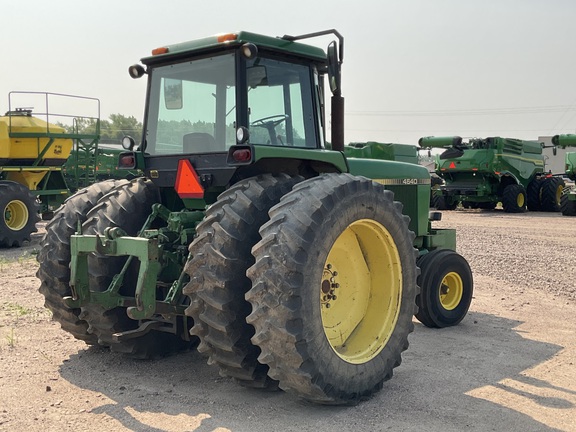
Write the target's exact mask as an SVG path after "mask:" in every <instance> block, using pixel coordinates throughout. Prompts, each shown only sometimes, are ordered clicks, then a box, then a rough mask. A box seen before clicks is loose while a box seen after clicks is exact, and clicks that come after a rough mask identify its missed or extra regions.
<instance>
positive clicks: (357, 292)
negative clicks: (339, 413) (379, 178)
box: [246, 174, 418, 404]
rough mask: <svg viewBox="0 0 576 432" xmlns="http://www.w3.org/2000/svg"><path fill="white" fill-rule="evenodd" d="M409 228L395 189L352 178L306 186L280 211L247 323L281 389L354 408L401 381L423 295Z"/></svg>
mask: <svg viewBox="0 0 576 432" xmlns="http://www.w3.org/2000/svg"><path fill="white" fill-rule="evenodd" d="M408 222H409V219H408V217H407V216H403V215H402V205H401V204H400V203H398V202H394V201H393V193H392V192H391V191H388V190H385V189H384V187H383V186H381V185H379V184H377V183H375V182H372V181H371V180H370V179H367V178H364V177H354V176H352V175H349V174H327V175H322V176H320V177H315V178H313V179H309V180H306V181H303V182H301V183H299V184H297V185H296V186H294V188H293V190H292V192H290V193H288V194H286V195H284V196H283V197H282V199H281V201H280V203H279V204H278V205H276V206H274V207H273V208H272V209H271V210H270V221H269V222H267V223H266V224H264V225H263V226H262V228H261V229H260V234H261V236H262V240H261V241H260V242H258V243H257V244H256V245H255V246H254V248H253V249H252V253H253V255H254V256H255V259H256V261H255V264H254V265H253V266H252V267H250V268H249V269H248V272H247V274H248V277H249V278H250V279H251V280H252V288H251V289H250V290H249V291H248V293H247V294H246V299H247V300H248V301H249V302H250V303H251V304H252V313H251V314H250V315H249V316H248V317H247V322H248V323H249V324H252V325H253V326H254V328H255V334H254V336H253V337H252V342H253V343H254V344H255V345H258V346H259V347H260V349H261V351H262V352H261V354H260V356H259V358H258V359H259V361H260V362H261V363H264V364H266V365H268V366H269V368H270V370H269V372H268V375H269V376H270V377H271V378H273V379H275V380H278V382H279V386H280V388H282V389H284V390H286V391H288V392H291V393H294V394H296V395H297V396H299V397H300V398H303V399H305V400H308V401H311V402H315V403H320V404H354V403H357V402H359V401H361V400H364V399H367V398H369V397H371V396H372V395H373V394H374V393H375V392H377V391H378V390H380V389H381V388H382V385H383V381H385V380H387V379H389V378H391V377H392V373H393V369H394V368H395V367H396V366H398V365H400V363H401V353H402V351H404V350H406V349H407V348H408V334H409V333H410V332H411V331H412V330H413V328H414V325H413V323H412V316H413V315H414V313H415V312H416V303H415V299H416V295H417V294H418V288H417V285H416V278H417V272H418V269H417V267H416V255H417V251H416V250H415V249H414V247H413V240H414V233H413V232H411V231H410V230H409V228H408ZM383 269H386V270H383Z"/></svg>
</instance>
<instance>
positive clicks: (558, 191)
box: [556, 185, 564, 205]
mask: <svg viewBox="0 0 576 432" xmlns="http://www.w3.org/2000/svg"><path fill="white" fill-rule="evenodd" d="M562 192H564V186H562V185H558V188H557V189H556V204H558V205H560V200H561V199H562Z"/></svg>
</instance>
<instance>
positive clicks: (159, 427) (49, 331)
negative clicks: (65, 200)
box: [0, 210, 576, 432]
mask: <svg viewBox="0 0 576 432" xmlns="http://www.w3.org/2000/svg"><path fill="white" fill-rule="evenodd" d="M443 216H444V217H443V220H442V221H441V222H439V223H437V224H436V226H438V227H454V228H457V229H458V250H459V252H460V253H461V254H462V255H463V256H465V257H466V258H467V259H468V261H469V262H470V265H471V267H472V271H473V273H474V278H475V298H474V300H473V303H472V306H471V310H470V312H469V314H468V316H467V317H466V318H465V319H464V320H463V322H462V323H461V324H460V325H458V326H456V327H453V328H448V329H443V330H432V329H428V328H426V327H423V326H422V325H420V324H419V323H416V329H415V331H414V333H413V334H412V335H411V338H410V343H411V345H410V348H409V349H408V351H406V353H405V354H404V356H403V359H404V361H403V363H402V365H401V366H400V367H399V368H397V369H396V370H395V375H394V377H393V379H392V380H390V381H388V382H386V383H385V385H384V389H383V390H382V391H381V392H380V393H378V394H377V395H376V396H375V397H374V398H372V399H371V400H369V401H367V402H364V403H362V404H360V405H358V406H356V407H321V406H312V405H307V404H304V403H302V402H300V401H298V400H296V399H294V398H292V397H291V396H289V395H286V394H284V393H267V392H260V391H256V390H249V389H245V388H242V387H239V386H237V385H235V384H234V383H233V382H231V381H230V380H228V379H226V378H221V377H219V375H218V372H217V371H216V370H215V369H213V368H211V367H210V366H208V365H206V363H205V360H204V359H203V358H202V357H201V356H200V355H199V354H198V353H195V352H190V353H185V354H181V355H178V356H174V357H171V358H167V359H162V360H158V361H133V360H130V359H127V358H124V357H122V356H121V355H117V354H111V353H109V352H108V351H106V350H103V349H96V348H87V347H86V345H84V343H83V342H80V341H77V340H74V339H73V338H72V337H70V336H68V335H67V334H66V333H65V332H63V331H62V330H61V329H60V327H59V325H58V324H56V323H54V322H53V321H51V318H50V314H49V313H48V311H47V310H46V309H44V308H43V298H42V296H41V295H40V294H39V293H38V286H39V283H38V280H37V279H36V277H35V272H36V269H37V263H36V261H35V259H34V255H33V254H34V251H35V250H36V248H37V245H38V242H39V239H40V236H41V235H42V229H40V231H39V233H38V234H37V235H35V236H34V239H33V241H32V243H31V244H30V245H29V246H27V247H25V248H21V249H9V250H0V387H1V389H2V390H1V392H0V430H1V431H45V432H49V431H72V430H74V431H78V430H82V431H102V430H109V431H154V432H156V431H198V432H206V431H215V432H223V431H280V430H282V431H334V430H335V429H337V430H338V431H339V432H343V431H388V430H389V431H418V432H420V431H422V430H427V431H443V432H446V431H463V430H470V431H482V432H484V431H502V430H507V431H522V432H528V431H548V430H561V431H576V336H575V333H576V331H575V330H576V273H575V270H574V267H573V265H571V264H572V263H573V260H574V255H575V248H574V241H575V240H574V239H575V237H576V236H575V234H576V218H568V217H563V216H561V215H560V214H556V213H554V214H551V213H538V212H536V213H527V214H522V215H511V214H506V213H503V212H502V211H498V210H496V211H487V212H482V211H477V210H466V211H454V212H444V215H443Z"/></svg>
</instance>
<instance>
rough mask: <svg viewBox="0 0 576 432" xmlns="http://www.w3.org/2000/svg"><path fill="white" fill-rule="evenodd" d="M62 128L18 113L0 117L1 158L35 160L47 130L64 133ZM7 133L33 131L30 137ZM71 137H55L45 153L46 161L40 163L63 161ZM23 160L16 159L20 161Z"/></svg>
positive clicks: (43, 143) (52, 132) (70, 148)
mask: <svg viewBox="0 0 576 432" xmlns="http://www.w3.org/2000/svg"><path fill="white" fill-rule="evenodd" d="M65 132H66V131H65V130H64V128H61V127H59V126H56V125H53V124H49V123H47V122H45V121H44V120H41V119H39V118H37V117H32V116H31V115H26V114H25V113H23V114H18V115H11V116H2V117H0V160H2V159H4V160H6V159H18V160H35V159H36V158H37V157H38V155H39V154H40V153H42V151H43V150H44V148H45V147H46V145H47V144H48V143H49V142H50V140H51V138H50V137H49V136H47V135H48V134H61V133H65ZM10 133H12V134H15V133H32V134H35V135H36V136H34V137H30V138H28V137H27V138H20V137H10ZM72 144H73V142H72V139H69V138H54V139H53V142H52V144H51V146H50V148H49V149H48V151H47V152H46V153H45V154H44V156H43V159H44V160H46V161H47V163H44V164H40V165H62V164H63V163H64V162H65V161H66V159H68V156H69V155H70V151H71V150H72ZM20 164H22V163H19V165H20Z"/></svg>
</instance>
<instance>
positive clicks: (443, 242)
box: [38, 30, 473, 404]
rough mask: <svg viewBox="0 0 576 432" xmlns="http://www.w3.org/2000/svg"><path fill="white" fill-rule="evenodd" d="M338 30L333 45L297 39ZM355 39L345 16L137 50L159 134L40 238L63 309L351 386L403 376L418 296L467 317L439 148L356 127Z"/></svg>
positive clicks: (147, 339) (132, 334) (444, 322)
mask: <svg viewBox="0 0 576 432" xmlns="http://www.w3.org/2000/svg"><path fill="white" fill-rule="evenodd" d="M324 35H334V36H335V37H336V38H337V41H333V42H332V43H330V45H329V46H328V50H327V53H325V52H324V51H323V50H322V49H319V48H316V47H313V46H310V45H305V44H303V43H301V42H298V41H299V40H301V39H306V38H311V37H316V36H324ZM342 58H343V38H342V36H341V35H340V34H339V33H338V32H337V31H335V30H330V31H325V32H318V33H312V34H307V35H302V36H284V37H281V38H273V37H267V36H263V35H257V34H254V33H248V32H240V33H231V34H225V35H218V36H213V37H207V38H204V39H199V40H195V41H190V42H186V43H181V44H177V45H170V46H164V47H160V48H158V49H155V50H154V51H153V55H152V56H150V57H146V58H143V59H142V64H137V65H134V66H132V67H130V68H129V72H130V74H131V76H132V77H134V78H140V77H142V76H144V75H148V77H149V78H148V79H149V86H148V94H147V99H146V105H147V108H146V113H147V117H146V119H145V122H144V128H145V133H144V134H143V136H144V137H145V139H144V140H143V141H142V142H140V143H135V141H134V140H133V139H131V138H130V137H126V139H125V140H124V147H125V148H126V152H124V153H122V154H120V156H119V167H121V168H123V169H128V170H134V169H137V170H141V171H142V173H143V175H142V176H139V177H136V178H134V179H132V180H130V181H128V180H120V181H117V180H108V181H104V182H100V183H95V184H94V185H92V186H90V187H88V188H86V189H84V190H82V191H80V192H78V193H77V194H75V195H73V196H72V197H71V198H69V199H68V200H67V202H66V203H65V205H64V206H63V207H62V208H61V209H60V210H59V211H58V212H57V213H56V214H55V216H54V219H53V220H52V221H51V222H50V223H49V224H48V226H47V233H46V237H45V239H44V240H43V242H42V249H41V251H40V253H39V255H38V260H39V262H40V269H39V271H38V277H39V278H40V280H41V287H40V291H41V293H42V294H43V295H44V296H45V298H46V306H47V307H48V308H49V309H50V310H51V311H52V312H53V316H54V318H55V319H56V320H58V321H59V322H60V324H61V326H62V328H63V329H65V330H66V331H68V332H70V333H71V334H73V335H74V336H75V337H76V338H78V339H81V340H84V341H86V342H87V343H88V344H93V345H100V346H107V347H110V349H111V350H112V351H117V352H123V353H126V354H129V355H131V356H134V357H140V358H149V357H155V356H160V355H167V354H170V353H172V352H176V351H180V350H183V349H188V348H190V347H192V346H194V345H198V350H199V351H200V352H201V353H203V354H204V355H206V356H207V357H208V358H209V363H211V364H213V365H215V366H217V367H218V368H219V369H220V373H221V374H222V375H224V376H228V377H232V378H234V379H235V380H236V381H238V382H239V383H240V384H242V385H244V386H248V387H258V388H269V389H274V388H277V387H280V388H282V389H284V390H286V391H289V392H292V393H294V394H295V395H297V396H299V397H301V398H303V399H306V400H309V401H312V402H316V403H322V404H349V403H355V402H358V401H360V400H363V399H366V398H368V397H370V396H371V395H372V394H374V393H375V392H376V391H378V390H379V389H381V388H382V383H383V381H384V380H387V379H389V378H390V377H391V376H392V373H393V369H394V368H395V367H396V366H398V365H399V364H400V362H401V353H402V352H403V351H404V350H405V349H406V348H407V347H408V334H409V333H410V332H411V331H412V330H413V321H412V317H413V315H414V314H416V317H417V318H418V319H419V320H420V321H421V322H422V323H423V324H425V325H427V326H429V327H447V326H451V325H456V324H458V323H459V322H460V321H461V320H462V319H463V318H464V316H465V315H466V313H467V310H468V307H469V305H470V302H471V299H472V292H473V283H472V274H471V271H470V267H469V266H468V263H467V262H466V260H465V259H464V258H463V257H461V256H460V255H458V253H457V252H455V248H456V233H455V230H451V229H435V228H433V227H432V222H433V220H438V219H439V218H440V214H439V213H437V212H435V213H432V214H430V212H429V199H430V176H429V173H428V171H427V170H426V168H424V167H422V166H418V165H416V164H414V163H407V162H397V161H390V160H386V159H387V158H388V157H389V156H390V154H389V152H387V150H386V149H387V147H386V146H385V145H384V146H378V145H371V146H366V145H363V144H354V145H353V146H344V123H343V119H344V100H343V98H342V95H341V87H340V66H341V63H342ZM325 77H327V78H328V83H329V89H330V90H331V92H332V100H331V106H332V110H331V126H332V137H331V142H330V145H328V144H327V143H326V137H325V126H326V125H327V124H328V122H327V121H326V119H325V116H324V107H325V102H324V100H323V99H322V98H321V96H322V95H324V94H325V90H328V89H325V86H324V78H325ZM345 147H346V148H345ZM388 149H389V147H388ZM351 153H354V156H352V154H351ZM79 224H82V226H81V227H80V226H79ZM418 268H420V270H418ZM419 272H420V273H419ZM63 299H64V301H63Z"/></svg>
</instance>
